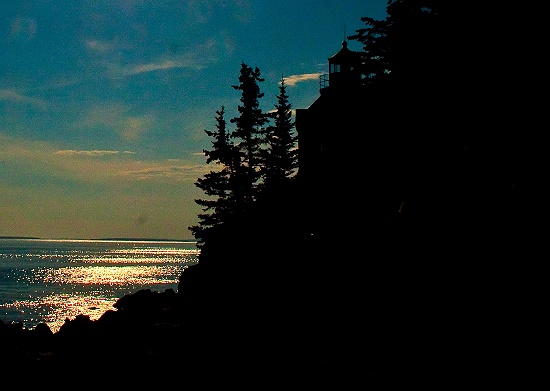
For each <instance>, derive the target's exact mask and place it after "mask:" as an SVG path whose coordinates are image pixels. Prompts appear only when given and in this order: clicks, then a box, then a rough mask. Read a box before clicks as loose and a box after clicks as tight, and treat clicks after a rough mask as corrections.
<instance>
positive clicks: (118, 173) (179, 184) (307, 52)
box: [0, 0, 387, 239]
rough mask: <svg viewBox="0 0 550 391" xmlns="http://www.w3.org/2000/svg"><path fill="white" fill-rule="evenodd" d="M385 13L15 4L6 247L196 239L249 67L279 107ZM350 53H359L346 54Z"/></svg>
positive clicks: (1, 155)
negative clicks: (218, 148)
mask: <svg viewBox="0 0 550 391" xmlns="http://www.w3.org/2000/svg"><path fill="white" fill-rule="evenodd" d="M386 6H387V0H362V1H359V0H357V1H355V0H334V1H333V0H278V1H273V0H265V1H264V0H187V1H186V0H10V1H3V2H2V5H0V236H33V237H40V238H64V239H96V238H108V237H110V238H112V237H128V238H151V239H193V236H192V234H191V233H190V231H189V230H188V227H189V226H191V225H195V224H196V223H197V222H198V218H197V215H198V214H199V213H201V209H200V207H199V206H198V205H196V203H195V201H194V200H195V199H196V198H205V195H204V193H202V191H201V190H200V189H198V188H197V187H196V186H195V185H194V182H195V181H196V180H197V178H199V177H202V176H203V175H204V174H205V173H206V172H208V171H210V170H212V169H213V167H211V165H207V164H206V159H205V157H204V154H203V152H202V151H203V150H204V149H208V150H209V149H211V141H212V140H211V139H210V138H209V137H208V136H207V135H206V133H205V132H204V130H205V129H208V130H215V112H216V110H219V109H220V108H221V106H225V110H226V120H228V128H229V130H232V126H233V124H230V123H229V119H230V118H233V117H235V116H236V115H237V114H236V111H237V107H238V105H239V99H240V95H239V93H240V91H238V90H235V89H233V88H232V86H233V85H236V84H238V76H239V72H240V67H241V63H243V62H244V63H245V64H247V65H248V66H250V67H253V68H255V67H257V68H258V69H260V72H261V76H262V77H263V78H264V79H265V81H264V82H262V83H260V89H261V92H263V93H264V94H265V96H264V97H263V98H262V100H261V107H262V109H263V110H265V111H270V110H272V109H273V108H274V105H275V104H276V95H277V94H278V93H279V90H278V87H279V81H280V79H281V77H284V79H285V82H286V85H287V94H288V95H289V101H290V103H291V105H292V108H293V109H297V108H307V107H309V106H310V105H311V104H312V103H313V102H314V101H315V99H317V97H318V96H319V75H320V74H322V73H327V72H328V57H330V56H331V55H333V54H334V53H336V52H337V51H338V50H340V48H341V44H342V41H343V40H344V37H345V36H346V35H352V34H353V33H355V31H356V30H357V29H359V28H363V27H365V24H364V23H363V22H361V19H360V18H361V17H362V16H369V17H372V18H375V19H385V16H386ZM348 45H349V46H348V47H349V48H350V49H351V50H357V51H360V50H361V49H362V48H361V45H360V44H359V43H358V42H356V41H348Z"/></svg>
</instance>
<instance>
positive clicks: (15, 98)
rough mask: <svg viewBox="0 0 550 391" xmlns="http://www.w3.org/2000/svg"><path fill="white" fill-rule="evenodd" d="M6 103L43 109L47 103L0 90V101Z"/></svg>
mask: <svg viewBox="0 0 550 391" xmlns="http://www.w3.org/2000/svg"><path fill="white" fill-rule="evenodd" d="M2 100H3V101H8V102H15V103H22V104H30V105H33V106H37V107H40V108H42V109H45V108H46V106H47V103H46V102H45V101H43V100H42V99H38V98H33V97H30V96H27V95H24V94H21V93H19V92H17V91H15V90H12V89H0V101H2Z"/></svg>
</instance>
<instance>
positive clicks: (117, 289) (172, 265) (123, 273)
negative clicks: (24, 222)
mask: <svg viewBox="0 0 550 391" xmlns="http://www.w3.org/2000/svg"><path fill="white" fill-rule="evenodd" d="M198 254H199V250H197V249H196V247H195V244H194V242H190V243H182V242H119V241H69V240H68V241H54V240H52V241H44V240H35V241H32V240H28V239H26V240H21V239H19V240H13V239H10V240H5V239H1V240H0V319H2V320H3V321H15V322H19V321H20V322H23V323H24V326H25V327H26V328H31V327H34V326H35V325H36V324H38V323H40V322H46V323H47V324H48V326H49V327H50V329H51V330H52V331H54V332H56V331H57V330H59V328H60V327H61V326H62V325H63V323H64V322H65V319H67V318H69V319H73V318H74V317H76V316H77V315H79V314H85V315H88V316H90V319H92V320H95V319H98V318H99V317H100V316H101V315H102V314H103V313H104V312H105V311H107V310H111V309H114V308H113V304H114V303H115V302H116V300H117V299H118V298H120V297H122V296H124V295H126V294H129V293H135V292H136V291H138V290H140V289H151V290H154V291H164V290H165V289H169V288H170V289H174V290H177V283H178V280H179V276H180V275H181V273H183V272H184V270H185V269H186V268H187V267H189V266H192V265H193V264H195V263H196V262H197V257H198Z"/></svg>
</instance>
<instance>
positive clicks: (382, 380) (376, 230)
mask: <svg viewBox="0 0 550 391" xmlns="http://www.w3.org/2000/svg"><path fill="white" fill-rule="evenodd" d="M454 3H455V2H452V1H451V2H448V1H427V0H426V1H415V0H412V1H405V0H403V1H392V2H390V6H389V7H388V15H389V16H388V19H387V20H386V21H381V22H375V21H372V20H369V19H365V23H366V25H367V27H369V26H370V27H371V28H370V29H366V30H365V31H358V32H357V34H356V35H355V36H352V37H350V39H357V40H358V41H360V42H362V43H363V44H364V45H365V58H366V60H365V69H364V73H365V74H366V75H370V76H372V77H370V78H369V79H365V86H364V87H365V89H363V90H362V91H368V94H369V99H362V98H361V97H359V99H358V100H357V102H356V105H357V106H358V108H359V109H360V112H361V116H359V117H358V118H360V119H361V121H362V122H361V127H359V128H356V129H355V130H354V132H350V133H343V132H340V131H339V130H342V129H339V128H338V124H337V123H330V122H328V123H327V126H334V127H335V133H334V134H335V142H336V143H338V142H341V141H338V140H336V138H337V137H340V138H341V137H349V138H351V139H352V140H351V141H352V142H351V143H349V144H348V145H347V149H346V150H345V151H342V152H341V153H342V156H347V157H348V159H349V160H348V162H349V163H350V164H348V165H346V167H345V168H346V169H344V168H342V169H339V170H337V172H338V173H340V175H339V176H338V175H327V178H326V181H325V183H324V187H323V189H324V190H326V192H323V195H322V196H321V195H320V197H321V198H322V200H323V204H324V205H325V206H324V207H322V208H320V209H314V210H313V211H312V208H311V206H312V200H311V198H309V197H310V193H308V192H307V191H305V190H304V188H303V183H301V182H300V181H299V180H297V181H294V182H292V184H291V185H289V186H288V187H285V188H284V191H281V192H279V193H276V194H277V195H276V197H275V196H273V194H275V193H269V194H271V196H266V197H257V198H256V202H254V203H253V204H249V205H248V206H247V208H244V209H243V210H241V211H239V213H238V214H236V215H232V214H228V215H225V214H224V213H225V212H226V211H227V210H226V207H227V206H228V205H227V204H223V203H218V204H215V203H214V204H209V203H208V202H206V201H204V202H203V204H204V206H205V207H209V206H211V207H213V208H214V212H215V213H213V214H208V213H205V215H203V216H202V218H201V224H202V225H199V226H197V227H195V232H196V233H197V234H198V236H199V237H200V238H202V239H203V241H202V243H201V245H202V247H201V254H200V260H199V263H198V264H197V265H196V266H193V267H191V268H189V269H187V270H186V271H185V272H184V273H183V274H182V276H181V279H180V283H179V286H178V291H177V292H173V291H166V292H151V291H139V292H136V293H134V294H132V295H128V296H125V297H123V298H121V299H120V300H119V301H118V302H117V303H116V305H115V307H116V310H113V311H108V312H106V313H105V314H104V315H103V316H102V317H101V318H100V319H99V320H97V321H90V320H89V319H88V318H87V317H85V316H79V317H77V318H75V319H73V320H68V321H67V322H66V324H65V325H63V327H62V328H61V330H60V331H59V332H57V333H55V334H52V333H51V331H50V330H49V329H48V328H47V326H45V325H40V326H38V327H37V328H36V329H34V330H24V329H23V328H22V326H21V325H17V324H0V342H1V343H2V357H1V359H2V360H3V362H4V364H5V365H11V367H12V368H17V367H20V366H22V365H23V366H29V365H32V366H33V367H34V368H39V369H40V368H41V369H48V370H55V371H58V370H60V368H64V369H67V368H73V367H77V368H83V367H86V368H96V369H97V370H99V369H98V368H99V367H101V368H103V369H102V370H105V368H106V367H108V368H110V369H109V370H110V371H112V372H114V373H115V374H117V375H118V376H119V377H129V378H133V379H140V378H157V379H158V378H159V376H162V379H163V382H165V383H164V384H167V383H166V382H174V383H175V384H182V385H183V384H185V381H186V379H189V378H191V377H194V378H200V379H202V381H204V382H209V381H211V380H212V379H214V378H215V379H217V380H218V381H225V380H227V381H229V380H230V379H231V380H235V379H239V380H238V381H241V382H246V380H250V379H261V380H258V382H257V383H256V385H257V386H258V388H260V389H264V388H267V387H268V386H269V385H273V384H274V383H277V382H279V381H280V382H287V381H291V382H292V383H287V384H291V385H297V384H298V383H297V382H300V384H302V385H303V384H310V385H312V384H316V385H325V386H329V385H331V384H333V383H334V384H339V388H337V389H347V387H345V386H344V385H345V383H348V382H350V383H352V384H358V385H359V387H361V388H367V387H368V386H369V385H373V386H374V385H377V386H384V385H385V386H388V387H389V388H391V384H392V383H393V382H404V383H405V384H421V385H422V384H427V383H429V382H431V381H436V380H437V381H443V382H444V383H442V384H443V385H442V386H441V388H440V389H448V388H449V386H452V385H454V384H459V383H463V382H466V383H469V384H473V383H471V382H472V381H473V379H474V378H475V377H478V376H480V377H481V376H486V377H493V378H495V377H496V378H506V377H508V376H511V374H512V373H513V372H514V371H517V370H518V369H519V368H520V366H521V365H520V364H519V363H518V357H525V355H524V353H525V346H526V345H530V344H531V343H533V341H532V340H530V336H529V333H525V327H524V322H526V319H529V318H530V316H529V312H530V310H531V308H530V306H529V305H528V304H526V300H525V299H526V297H527V296H531V294H532V295H533V296H535V295H536V293H535V291H536V290H537V287H536V284H530V283H527V282H526V281H528V280H529V279H530V274H529V272H528V269H530V267H529V266H527V267H526V265H531V263H532V262H534V259H535V258H533V257H534V255H533V254H532V253H531V252H530V250H531V249H533V247H532V246H531V244H530V242H531V240H532V239H533V238H534V237H533V236H532V234H533V231H534V230H533V227H534V221H535V220H536V215H537V212H536V211H535V210H534V208H533V206H534V204H536V203H535V201H534V198H533V189H532V183H531V182H530V181H529V175H527V173H528V172H530V171H531V169H532V167H533V166H532V165H531V162H532V158H533V152H532V149H531V148H528V143H529V142H530V141H529V140H530V137H529V136H528V135H529V134H530V133H531V130H532V129H533V128H534V124H533V123H532V122H531V121H532V120H533V117H532V116H528V115H525V113H526V112H530V111H531V109H530V108H529V107H527V104H528V102H527V100H526V99H523V98H522V97H524V96H526V95H523V94H524V93H525V91H524V90H523V89H522V87H521V83H518V82H517V81H516V80H514V79H513V78H512V77H510V76H511V73H509V70H510V68H511V67H513V68H514V69H518V68H515V66H513V65H512V61H513V60H514V59H511V58H509V57H507V56H504V55H503V53H504V50H503V45H502V42H501V41H500V40H499V39H496V38H498V37H499V35H498V32H499V31H503V30H500V29H503V28H504V24H505V23H504V22H503V21H500V20H501V19H499V17H498V16H495V15H498V11H499V10H494V11H495V14H489V13H487V14H486V13H484V10H482V9H479V8H477V9H466V6H461V7H453V4H454ZM461 4H463V2H461ZM427 9H428V10H432V11H434V12H431V13H426V10H427ZM493 16H494V18H493ZM495 19H498V20H495ZM371 22H372V24H371ZM488 27H491V28H488ZM369 32H370V33H369ZM379 37H381V38H379ZM514 42H515V41H514V37H510V41H508V44H512V43H514ZM515 44H518V45H519V42H515ZM516 47H519V46H516ZM367 53H370V57H369V56H367ZM516 60H517V59H516ZM514 65H516V64H514ZM387 69H391V70H392V72H391V73H387V72H384V70H387ZM242 71H252V69H249V68H247V67H246V66H244V64H243V70H242ZM515 74H516V75H517V72H516V73H515ZM241 76H242V74H241ZM503 80H506V87H504V86H503V85H502V83H503ZM220 112H221V110H220ZM237 122H238V121H237ZM218 125H219V127H218V130H219V129H220V127H223V125H222V123H221V121H220V122H219V124H218ZM237 126H240V125H239V124H238V123H237ZM504 129H507V130H506V131H504ZM388 134H389V135H390V136H388ZM218 135H219V133H218ZM344 135H345V136H344ZM367 135H371V136H372V137H371V136H368V137H367ZM369 142H376V145H374V146H373V145H371V144H369ZM214 150H215V149H214ZM214 155H215V154H214ZM210 156H211V157H212V155H210ZM342 156H340V157H342ZM373 156H376V159H374V158H373ZM213 158H215V156H214V157H213ZM335 160H336V159H335ZM328 174H334V172H328ZM299 177H300V175H298V178H299ZM249 179H250V178H249ZM222 183H224V182H223V180H222V178H220V177H218V176H216V175H212V176H210V177H207V178H204V180H203V181H202V182H199V184H200V185H201V186H202V187H201V188H203V189H204V190H205V191H206V192H208V191H211V192H212V193H215V190H216V186H217V185H220V184H222ZM335 188H345V189H348V191H347V192H346V193H345V194H341V193H339V192H337V191H333V189H335ZM218 189H219V188H218ZM306 194H307V196H306ZM245 196H251V195H250V194H247V195H245ZM323 197H324V198H323ZM221 199H223V200H227V201H234V200H231V199H229V198H228V199H224V198H223V197H221ZM200 202H202V201H200ZM316 202H317V201H316ZM316 202H315V203H313V204H314V205H317V203H316ZM327 205H328V206H327ZM216 208H217V209H216ZM227 209H230V208H227ZM218 212H219V213H218ZM220 217H223V219H219V218H220ZM204 228H208V229H204ZM283 238H284V242H280V240H281V239H283ZM243 240H244V241H246V249H243ZM527 292H529V293H527ZM522 325H523V326H522ZM519 335H521V338H520V337H519ZM122 368H124V370H123V369H122ZM128 368H129V369H128ZM160 374H162V375H160ZM199 374H200V375H201V376H202V375H204V374H206V375H204V377H201V376H199ZM228 374H229V375H228ZM226 376H231V377H226ZM476 384H477V383H476ZM288 387H289V388H290V385H289V386H288Z"/></svg>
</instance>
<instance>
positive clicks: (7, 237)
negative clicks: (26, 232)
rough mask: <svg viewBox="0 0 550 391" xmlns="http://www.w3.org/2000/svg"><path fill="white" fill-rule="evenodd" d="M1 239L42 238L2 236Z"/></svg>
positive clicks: (33, 237)
mask: <svg viewBox="0 0 550 391" xmlns="http://www.w3.org/2000/svg"><path fill="white" fill-rule="evenodd" d="M0 239H41V238H39V237H35V236H2V235H0Z"/></svg>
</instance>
